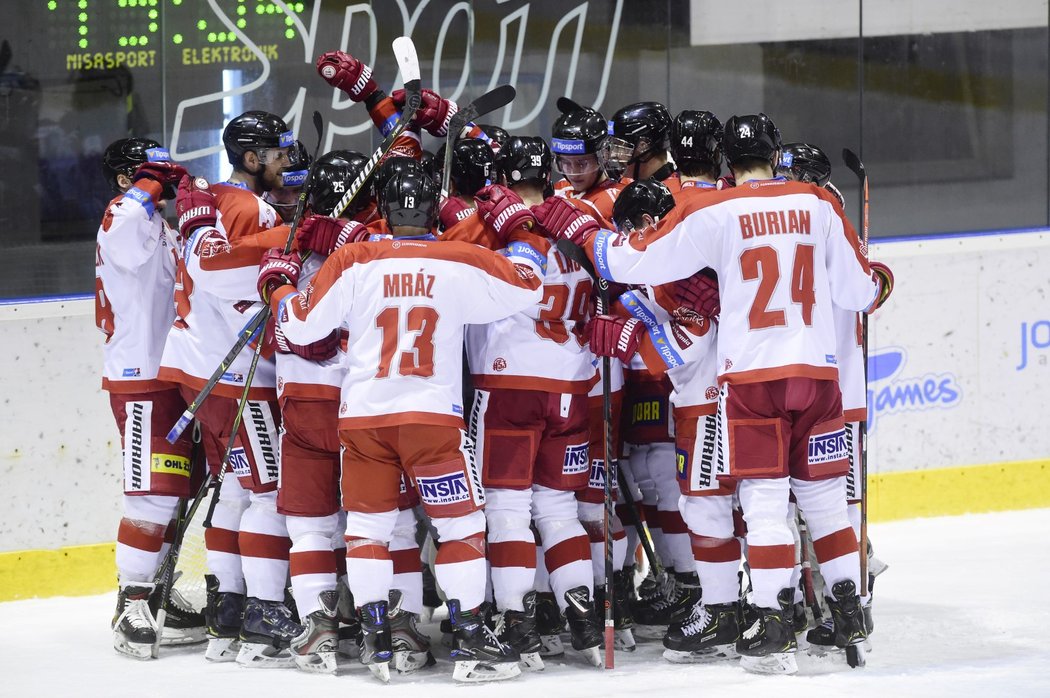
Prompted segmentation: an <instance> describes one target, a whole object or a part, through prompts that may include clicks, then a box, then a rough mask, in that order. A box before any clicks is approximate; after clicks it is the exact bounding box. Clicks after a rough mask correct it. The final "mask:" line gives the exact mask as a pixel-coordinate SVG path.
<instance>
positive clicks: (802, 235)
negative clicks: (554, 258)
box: [587, 179, 879, 382]
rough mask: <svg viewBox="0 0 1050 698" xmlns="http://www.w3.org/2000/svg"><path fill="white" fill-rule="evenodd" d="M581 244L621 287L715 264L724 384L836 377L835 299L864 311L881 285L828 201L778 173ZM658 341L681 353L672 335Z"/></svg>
mask: <svg viewBox="0 0 1050 698" xmlns="http://www.w3.org/2000/svg"><path fill="white" fill-rule="evenodd" d="M587 248H588V254H590V255H591V256H592V258H593V259H594V262H595V267H596V269H597V270H598V271H599V273H601V274H602V275H603V276H604V277H606V278H610V279H615V280H617V281H622V282H627V283H649V284H661V283H666V282H669V281H674V280H676V279H681V278H685V277H687V276H689V275H691V274H693V273H694V272H696V271H697V270H699V269H702V268H703V267H706V266H709V267H711V268H713V269H714V270H715V272H716V273H717V274H718V285H719V293H720V296H721V305H722V312H721V317H720V325H719V332H718V363H719V378H720V380H722V381H729V382H755V381H767V380H775V379H778V378H786V377H789V376H803V377H810V378H816V379H825V380H836V379H837V378H838V368H837V363H838V360H837V358H836V333H835V321H834V316H833V303H834V304H835V305H838V306H840V307H843V308H847V309H851V310H864V309H867V308H869V307H870V306H871V305H872V304H873V303H874V301H875V299H876V298H877V296H878V291H879V282H878V280H877V279H876V278H874V277H873V276H872V274H871V271H870V269H869V268H868V263H867V259H865V257H864V255H863V254H862V253H861V250H860V243H859V241H858V239H857V234H856V232H855V231H854V230H853V227H852V226H851V225H850V224H849V222H848V221H847V220H846V218H845V215H844V214H843V212H842V208H841V207H840V206H839V204H838V202H837V201H836V200H835V199H834V197H833V196H832V195H831V194H830V193H829V192H827V191H826V190H823V189H819V188H817V187H816V186H814V185H811V184H804V183H798V182H787V181H784V180H781V179H772V180H761V181H749V182H745V183H743V184H739V185H737V186H736V187H734V188H733V189H728V190H723V191H719V192H715V193H711V194H707V195H705V196H702V197H699V196H698V197H693V198H691V199H690V200H689V201H688V202H682V203H681V204H679V205H678V206H676V207H675V209H673V210H672V211H671V212H670V213H669V214H668V215H667V216H666V217H665V218H664V219H663V220H661V221H660V222H659V224H657V225H656V226H655V227H650V228H647V229H645V230H641V231H636V232H635V233H633V234H631V235H630V237H625V236H620V235H616V234H613V233H609V232H607V231H601V232H599V233H598V234H597V235H595V236H594V237H593V240H592V242H591V243H590V244H588V245H587ZM663 346H664V347H666V348H667V349H668V350H672V351H678V352H680V351H681V350H682V349H683V347H682V346H681V345H680V344H679V343H678V342H677V340H676V338H675V337H674V336H673V335H669V336H668V337H666V343H665V344H664V345H663Z"/></svg>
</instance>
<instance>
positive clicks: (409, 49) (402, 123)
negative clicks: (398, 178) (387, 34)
mask: <svg viewBox="0 0 1050 698" xmlns="http://www.w3.org/2000/svg"><path fill="white" fill-rule="evenodd" d="M393 46H394V57H395V58H397V64H398V67H399V68H401V77H402V79H403V80H404V83H405V106H404V108H403V109H402V110H401V117H400V118H399V119H398V120H397V123H396V124H394V128H392V129H391V130H390V133H388V134H387V135H386V138H384V139H383V142H382V143H380V144H379V147H378V148H376V149H375V152H373V153H372V157H370V158H368V161H367V162H366V163H365V164H364V167H362V168H361V171H360V172H358V174H357V177H355V178H354V181H353V182H351V183H350V191H348V192H346V193H345V194H343V197H342V198H341V199H339V201H338V202H336V204H335V207H334V208H333V209H332V217H333V218H338V217H339V216H341V215H343V211H345V210H346V209H347V208H348V207H349V206H350V204H352V203H353V201H354V199H356V198H357V196H358V194H360V193H361V191H362V190H364V188H365V184H367V183H368V178H369V177H371V176H372V173H373V172H375V169H376V168H377V167H378V166H379V162H380V161H381V160H382V159H383V158H384V157H386V155H387V153H389V152H390V149H391V148H392V147H393V146H394V142H395V141H397V139H398V138H400V137H401V135H402V134H403V133H404V132H405V131H407V130H408V128H409V126H411V125H412V118H413V117H414V116H415V114H416V110H417V109H419V105H420V104H421V103H422V100H423V96H422V94H421V93H420V82H419V58H418V57H417V56H416V47H415V45H414V44H413V43H412V40H411V39H409V38H408V37H407V36H399V37H398V38H396V39H394V44H393Z"/></svg>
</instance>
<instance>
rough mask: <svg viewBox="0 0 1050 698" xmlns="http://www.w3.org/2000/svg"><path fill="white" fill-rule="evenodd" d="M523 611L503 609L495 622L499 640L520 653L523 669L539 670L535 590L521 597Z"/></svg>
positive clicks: (540, 665) (540, 668) (538, 638)
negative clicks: (498, 619)
mask: <svg viewBox="0 0 1050 698" xmlns="http://www.w3.org/2000/svg"><path fill="white" fill-rule="evenodd" d="M521 603H522V606H524V608H525V610H523V611H513V610H507V611H504V612H503V614H502V616H501V618H500V621H499V622H498V623H497V625H496V627H497V633H496V634H497V635H498V636H499V641H500V642H501V643H503V644H504V645H507V646H508V647H510V648H512V649H513V650H515V651H516V652H517V653H518V654H520V655H521V664H522V666H523V667H524V668H525V669H531V670H533V671H541V670H542V669H543V659H541V658H540V649H541V648H542V644H541V643H540V635H539V633H538V632H537V631H536V592H535V591H530V592H529V593H527V594H525V596H524V597H522V599H521Z"/></svg>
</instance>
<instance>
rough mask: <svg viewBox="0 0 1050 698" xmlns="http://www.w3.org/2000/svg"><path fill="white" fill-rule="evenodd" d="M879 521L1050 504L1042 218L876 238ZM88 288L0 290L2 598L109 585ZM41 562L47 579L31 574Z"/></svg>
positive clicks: (112, 493) (872, 462) (113, 486)
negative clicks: (990, 228) (890, 290)
mask: <svg viewBox="0 0 1050 698" xmlns="http://www.w3.org/2000/svg"><path fill="white" fill-rule="evenodd" d="M872 257H873V258H878V259H882V260H884V261H886V262H887V263H889V264H890V266H891V267H892V268H893V270H894V274H895V276H896V292H895V295H894V296H893V298H892V299H891V300H890V301H889V303H888V305H887V306H886V308H885V309H884V311H883V312H881V313H879V314H877V315H875V316H874V317H873V318H872V322H871V347H872V349H871V352H870V354H871V361H870V362H869V367H870V368H871V374H870V379H869V405H870V414H871V416H872V419H871V435H870V441H869V444H870V447H869V456H870V457H869V475H870V488H869V491H870V497H869V502H870V514H871V518H872V520H883V521H885V520H894V519H903V518H910V517H916V516H938V515H947V514H959V513H965V512H982V511H999V510H1005V509H1021V508H1031V507H1040V506H1050V430H1047V429H1046V428H1045V415H1046V409H1045V407H1044V400H1045V396H1046V395H1048V394H1050V304H1048V303H1047V298H1046V294H1047V293H1048V289H1050V283H1048V281H1050V278H1048V277H1050V271H1048V270H1050V233H1048V231H1047V230H1045V229H1044V230H1031V231H1010V232H1003V233H992V234H987V233H984V234H979V235H954V236H946V237H937V238H922V239H914V240H893V241H885V242H883V241H880V242H879V243H878V244H873V245H872ZM93 313H94V310H93V304H92V301H91V299H90V298H84V297H78V298H65V299H55V300H49V301H45V302H22V303H8V304H4V305H0V332H2V336H3V337H4V339H5V344H6V346H7V347H8V356H9V357H10V358H9V359H8V360H7V361H5V362H3V364H2V365H0V384H2V385H4V387H5V391H4V392H5V394H4V402H5V405H6V409H5V413H6V414H5V420H4V421H3V423H2V426H0V434H2V438H0V474H2V476H3V481H4V484H5V486H6V490H7V494H8V496H7V497H6V502H5V506H4V508H3V510H2V511H0V600H5V599H13V598H24V597H26V596H47V595H56V594H88V593H97V592H99V591H104V590H105V589H107V588H111V587H112V586H113V585H114V583H115V582H114V580H115V571H114V566H113V543H112V540H113V538H114V535H115V532H116V528H117V523H118V521H119V518H120V494H121V468H120V465H119V463H120V442H119V438H118V435H117V433H116V429H115V428H114V424H113V417H112V414H111V412H110V408H109V400H108V398H107V396H106V394H105V393H103V392H102V391H101V389H100V377H99V367H100V366H101V365H102V340H103V336H102V334H101V333H100V332H99V331H98V330H97V329H95V326H94V317H93ZM43 578H47V582H46V583H42V582H41V579H43Z"/></svg>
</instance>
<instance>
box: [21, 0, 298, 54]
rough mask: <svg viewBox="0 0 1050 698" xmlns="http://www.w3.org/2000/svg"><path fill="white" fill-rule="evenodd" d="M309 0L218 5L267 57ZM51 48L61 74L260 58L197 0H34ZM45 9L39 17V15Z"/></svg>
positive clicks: (290, 33)
mask: <svg viewBox="0 0 1050 698" xmlns="http://www.w3.org/2000/svg"><path fill="white" fill-rule="evenodd" d="M313 3H314V0H307V1H306V2H302V1H292V0H289V1H287V2H284V3H282V4H283V5H284V7H285V8H287V10H288V12H287V13H286V12H285V9H284V8H282V7H281V5H278V4H277V3H275V2H272V1H271V0H218V2H216V3H215V5H216V6H217V7H218V9H219V12H221V13H222V15H223V16H224V17H225V18H226V20H227V21H228V22H229V23H230V24H232V25H234V26H236V27H237V29H239V30H240V31H241V32H243V33H244V34H245V35H247V36H249V37H250V38H251V41H252V42H253V43H254V44H255V46H256V47H257V48H258V50H259V52H261V53H262V54H263V55H264V56H265V57H266V58H267V59H269V60H277V59H278V58H279V57H280V49H281V48H282V44H284V43H286V42H288V41H290V40H293V39H295V38H296V36H297V34H298V30H297V29H296V27H295V21H294V19H293V15H299V16H302V15H303V14H304V13H308V12H310V11H312V9H313ZM34 6H35V7H34V8H33V9H34V14H37V17H36V18H37V19H43V20H44V21H43V23H42V25H43V27H44V31H46V32H47V35H48V40H49V44H50V45H51V46H55V47H59V50H60V51H61V53H62V54H64V56H65V65H66V69H67V70H90V69H113V68H119V67H122V66H123V67H128V68H152V67H156V66H159V65H160V62H161V60H162V57H163V60H164V61H165V63H167V64H170V63H172V62H174V63H176V64H181V65H185V66H195V65H212V64H224V63H250V62H253V61H257V60H259V58H258V55H257V53H256V52H255V51H253V50H252V49H251V48H249V47H248V46H246V45H245V44H244V43H243V42H242V41H239V40H238V38H237V34H236V33H235V32H234V31H232V30H231V29H230V28H229V27H228V26H227V24H226V22H224V21H223V17H220V16H219V15H218V14H216V12H214V11H213V10H212V8H211V6H210V4H209V3H205V2H202V1H200V0H34ZM41 11H43V12H44V14H45V16H44V17H42V18H41V17H40V16H39V14H38V13H39V12H41Z"/></svg>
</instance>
